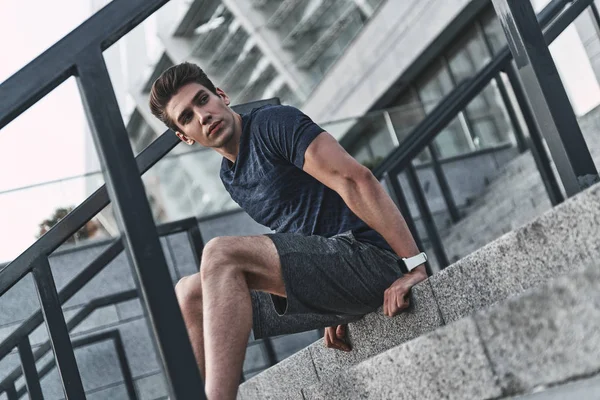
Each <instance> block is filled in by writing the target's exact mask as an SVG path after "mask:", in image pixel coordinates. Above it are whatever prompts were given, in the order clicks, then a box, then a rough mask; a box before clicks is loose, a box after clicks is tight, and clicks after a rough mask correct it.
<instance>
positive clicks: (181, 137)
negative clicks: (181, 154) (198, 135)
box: [175, 132, 195, 146]
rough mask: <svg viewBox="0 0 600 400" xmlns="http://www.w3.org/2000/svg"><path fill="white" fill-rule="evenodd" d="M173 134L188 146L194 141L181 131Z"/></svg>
mask: <svg viewBox="0 0 600 400" xmlns="http://www.w3.org/2000/svg"><path fill="white" fill-rule="evenodd" d="M175 134H176V135H177V137H178V138H179V139H181V141H182V142H184V143H185V144H187V145H188V146H191V145H193V144H194V143H195V141H194V139H190V138H189V137H187V136H185V135H184V134H183V133H181V132H175Z"/></svg>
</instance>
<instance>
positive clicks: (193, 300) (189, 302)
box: [175, 274, 202, 309]
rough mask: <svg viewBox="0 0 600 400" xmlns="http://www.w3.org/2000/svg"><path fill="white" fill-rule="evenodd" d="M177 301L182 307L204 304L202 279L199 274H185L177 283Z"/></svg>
mask: <svg viewBox="0 0 600 400" xmlns="http://www.w3.org/2000/svg"><path fill="white" fill-rule="evenodd" d="M175 295H176V296H177V302H178V303H179V306H180V307H181V308H182V309H185V308H189V307H190V306H197V305H198V304H202V281H201V279H200V275H199V274H193V275H188V276H184V277H183V278H181V279H180V280H179V281H178V282H177V284H176V285H175Z"/></svg>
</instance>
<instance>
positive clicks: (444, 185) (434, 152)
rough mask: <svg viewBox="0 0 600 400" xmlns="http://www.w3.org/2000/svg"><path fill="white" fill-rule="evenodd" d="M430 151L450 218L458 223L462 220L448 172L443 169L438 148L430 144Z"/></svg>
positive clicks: (434, 171) (434, 170)
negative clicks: (447, 175)
mask: <svg viewBox="0 0 600 400" xmlns="http://www.w3.org/2000/svg"><path fill="white" fill-rule="evenodd" d="M429 153H431V165H432V167H433V173H434V174H435V178H436V180H437V182H438V185H439V186H440V191H441V192H442V197H443V198H444V202H445V203H446V208H447V209H448V213H450V219H451V220H452V222H454V223H456V222H458V221H460V212H459V211H458V207H457V206H456V202H455V201H454V196H453V195H452V189H451V188H450V184H449V183H448V179H446V174H445V173H444V170H443V169H442V165H441V163H440V155H439V152H438V149H437V148H436V147H435V146H434V145H433V144H430V145H429Z"/></svg>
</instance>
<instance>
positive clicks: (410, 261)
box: [398, 252, 427, 274]
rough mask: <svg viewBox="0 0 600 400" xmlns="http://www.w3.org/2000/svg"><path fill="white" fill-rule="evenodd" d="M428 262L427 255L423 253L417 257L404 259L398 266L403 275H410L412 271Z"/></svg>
mask: <svg viewBox="0 0 600 400" xmlns="http://www.w3.org/2000/svg"><path fill="white" fill-rule="evenodd" d="M426 261H427V254H425V253H423V252H422V253H420V254H417V255H416V256H412V257H408V258H402V259H401V260H400V261H398V265H400V270H401V271H402V273H403V274H408V273H409V272H410V271H412V270H413V269H415V268H417V267H418V266H419V265H421V264H425V262H426Z"/></svg>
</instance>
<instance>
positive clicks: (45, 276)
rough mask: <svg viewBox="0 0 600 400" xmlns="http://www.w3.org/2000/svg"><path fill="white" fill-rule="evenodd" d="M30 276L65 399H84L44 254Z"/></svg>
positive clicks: (65, 326) (37, 261) (52, 279)
mask: <svg viewBox="0 0 600 400" xmlns="http://www.w3.org/2000/svg"><path fill="white" fill-rule="evenodd" d="M33 277H34V281H35V285H36V289H37V292H38V297H39V299H40V306H41V307H42V312H43V313H44V320H45V321H46V328H47V329H48V337H49V338H50V342H51V343H52V350H53V351H54V359H55V360H56V365H57V367H58V372H59V376H60V379H61V381H62V385H63V390H64V393H65V398H66V399H67V400H69V399H71V400H75V399H84V398H85V394H84V391H83V384H82V383H81V376H80V375H79V370H78V369H77V363H76V362H75V354H74V353H73V347H72V346H71V340H70V339H69V331H68V330H67V325H66V323H65V317H64V315H63V312H62V308H61V307H60V302H59V300H58V293H57V292H56V285H55V284H54V278H53V277H52V271H51V270H50V263H49V262H48V258H47V257H46V256H41V257H40V258H38V259H37V260H36V262H35V266H34V268H33Z"/></svg>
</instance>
